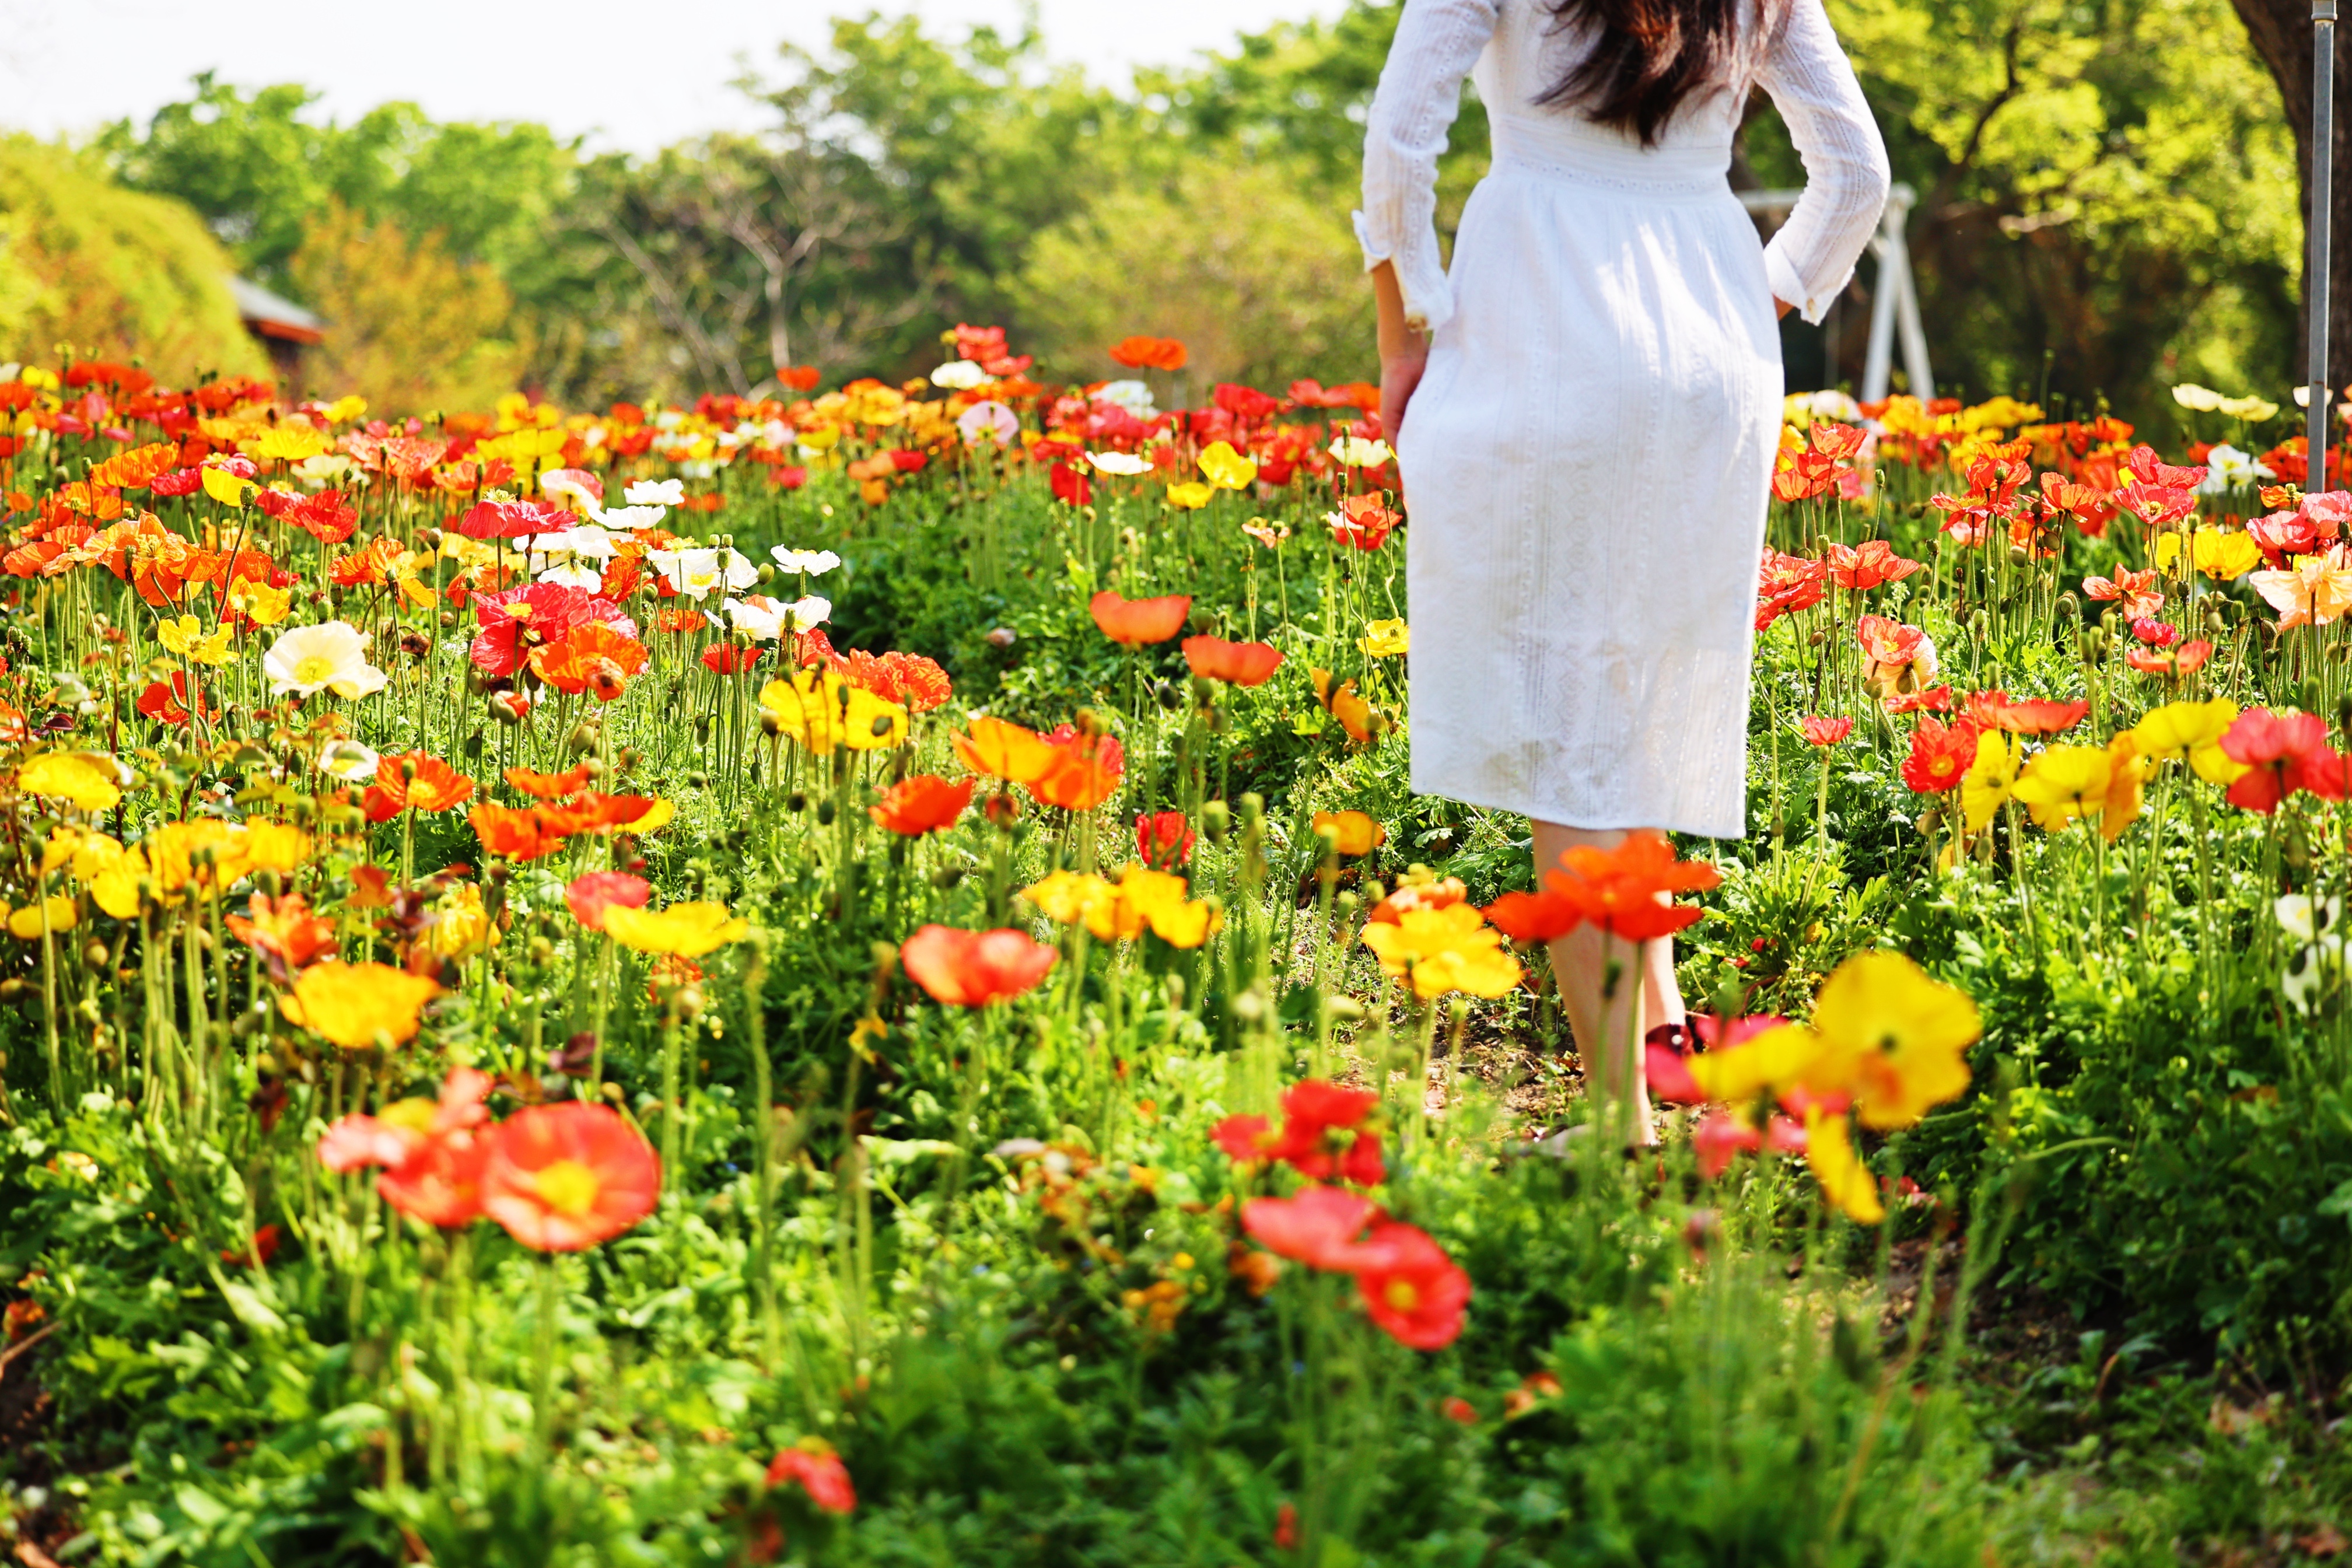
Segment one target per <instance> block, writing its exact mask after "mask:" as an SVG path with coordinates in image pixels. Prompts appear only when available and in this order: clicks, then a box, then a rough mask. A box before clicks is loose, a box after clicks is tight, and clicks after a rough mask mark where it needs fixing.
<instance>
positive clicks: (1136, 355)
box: [1110, 336, 1187, 370]
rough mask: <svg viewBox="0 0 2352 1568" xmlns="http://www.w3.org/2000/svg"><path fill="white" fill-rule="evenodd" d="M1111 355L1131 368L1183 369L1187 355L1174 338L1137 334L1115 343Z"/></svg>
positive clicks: (1181, 345)
mask: <svg viewBox="0 0 2352 1568" xmlns="http://www.w3.org/2000/svg"><path fill="white" fill-rule="evenodd" d="M1110 357H1111V358H1112V359H1113V360H1115V361H1117V362H1118V363H1120V364H1123V365H1126V366H1127V367H1128V368H1129V369H1130V370H1182V369H1183V368H1184V361H1185V359H1186V357H1187V356H1186V354H1185V352H1184V345H1183V344H1182V343H1181V342H1178V341H1177V340H1176V339H1174V338H1147V337H1141V336H1136V337H1126V338H1121V339H1119V341H1118V342H1115V343H1113V344H1112V345H1111V348H1110Z"/></svg>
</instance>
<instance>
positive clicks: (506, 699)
mask: <svg viewBox="0 0 2352 1568" xmlns="http://www.w3.org/2000/svg"><path fill="white" fill-rule="evenodd" d="M490 717H491V718H493V719H496V720H497V721H499V723H501V724H520V723H521V722H522V721H524V720H525V719H528V718H530V698H528V697H525V696H523V695H522V694H521V693H520V692H519V691H500V692H498V693H495V694H494V695H493V696H492V697H491V698H490Z"/></svg>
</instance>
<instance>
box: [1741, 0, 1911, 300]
mask: <svg viewBox="0 0 2352 1568" xmlns="http://www.w3.org/2000/svg"><path fill="white" fill-rule="evenodd" d="M1759 83H1760V84H1761V85H1762V87H1763V89H1764V90H1765V91H1767V92H1769V93H1770V94H1771V95H1772V102H1773V105H1774V106H1775V107H1776V108H1778V109H1779V110H1780V118H1781V120H1782V121H1785V122H1786V123H1787V125H1788V127H1789V136H1790V140H1791V141H1793V142H1796V144H1797V153H1798V155H1799V156H1800V157H1801V158H1802V159H1803V160H1804V164H1805V191H1804V195H1801V196H1800V197H1799V198H1798V200H1797V205H1796V208H1795V210H1793V211H1792V212H1790V214H1789V221H1788V222H1787V223H1785V224H1782V225H1781V226H1780V233H1778V234H1776V235H1774V236H1773V237H1772V240H1771V243H1770V244H1769V245H1767V246H1766V247H1764V270H1765V274H1766V276H1767V277H1769V279H1771V283H1772V293H1773V296H1774V297H1775V299H1776V300H1780V301H1782V303H1781V305H1780V313H1781V314H1782V315H1786V314H1788V312H1789V309H1790V304H1793V305H1794V306H1795V307H1796V308H1797V309H1798V310H1802V311H1803V312H1804V316H1805V320H1807V321H1820V320H1821V319H1822V311H1823V310H1827V309H1828V308H1829V303H1830V301H1831V300H1834V299H1836V298H1837V297H1838V294H1839V293H1840V292H1841V291H1842V290H1843V289H1844V288H1845V285H1846V280H1847V279H1850V278H1852V277H1853V264H1854V262H1855V261H1856V260H1858V259H1859V258H1861V256H1862V252H1863V247H1865V246H1867V245H1868V244H1869V243H1870V237H1871V235H1872V233H1873V232H1874V230H1876V228H1877V227H1878V217H1879V214H1880V213H1881V212H1882V211H1883V210H1884V209H1885V205H1886V190H1887V182H1888V178H1889V176H1888V172H1887V164H1886V144H1885V142H1883V141H1881V140H1880V139H1879V134H1878V122H1877V121H1875V120H1874V119H1872V118H1871V113H1870V105H1869V104H1868V103H1867V102H1866V101H1864V99H1863V96H1862V84H1861V83H1860V82H1858V81H1856V80H1855V79H1854V75H1853V63H1852V62H1851V61H1849V60H1848V59H1847V58H1846V57H1845V51H1844V50H1843V49H1842V48H1840V47H1838V41H1837V34H1836V33H1834V32H1833V31H1832V30H1831V27H1830V19H1829V16H1828V15H1827V14H1826V13H1825V12H1824V11H1823V10H1822V0H1791V4H1790V10H1789V15H1788V16H1787V18H1786V19H1785V20H1784V21H1783V22H1782V24H1781V27H1780V37H1778V38H1776V39H1774V40H1773V41H1772V45H1771V47H1770V48H1769V50H1768V51H1767V52H1766V55H1765V58H1764V68H1763V69H1762V71H1761V72H1760V73H1759Z"/></svg>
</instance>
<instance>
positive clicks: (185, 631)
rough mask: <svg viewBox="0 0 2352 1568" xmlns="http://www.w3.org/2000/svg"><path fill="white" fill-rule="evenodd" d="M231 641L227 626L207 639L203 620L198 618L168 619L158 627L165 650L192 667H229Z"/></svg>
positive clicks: (176, 617) (158, 635)
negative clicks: (192, 665)
mask: <svg viewBox="0 0 2352 1568" xmlns="http://www.w3.org/2000/svg"><path fill="white" fill-rule="evenodd" d="M228 638H229V628H228V627H227V626H221V627H219V628H218V629H216V630H215V631H214V632H213V634H212V635H211V636H210V637H206V636H205V623H204V620H203V617H201V616H165V617H164V618H163V620H162V621H161V622H160V623H158V624H157V626H156V627H155V640H156V641H158V642H160V643H162V644H163V651H164V652H165V653H168V654H172V655H173V656H175V657H177V658H184V659H186V660H187V661H188V662H189V663H191V664H226V663H227V662H228V661H229V658H230V655H229V650H228Z"/></svg>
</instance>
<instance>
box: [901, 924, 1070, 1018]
mask: <svg viewBox="0 0 2352 1568" xmlns="http://www.w3.org/2000/svg"><path fill="white" fill-rule="evenodd" d="M1059 957H1060V954H1058V953H1056V952H1055V951H1054V950H1053V949H1052V948H1050V947H1048V946H1046V945H1045V943H1044V942H1037V941H1035V940H1034V939H1033V938H1032V937H1031V936H1030V935H1029V933H1028V932H1026V931H1010V930H1006V931H958V930H957V929H955V928H954V927H952V926H942V925H927V926H925V927H923V928H922V929H921V930H919V931H916V932H915V934H914V935H912V936H910V937H908V939H907V940H906V942H904V943H902V944H901V945H900V946H899V949H898V960H899V962H900V963H903V964H904V965H905V966H906V969H907V978H908V979H909V980H911V981H913V982H914V983H915V984H918V985H919V986H921V987H922V988H923V990H924V991H925V992H926V993H927V994H929V996H930V998H931V1000H932V1001H934V1002H943V1003H945V1004H947V1005H949V1006H950V1007H984V1006H986V1005H988V1004H990V1003H991V1002H1002V1001H1005V1000H1008V999H1009V998H1012V997H1014V996H1018V995H1020V994H1022V993H1024V992H1025V991H1028V990H1030V989H1032V988H1034V986H1035V985H1036V984H1037V983H1038V982H1039V981H1041V980H1043V979H1045V975H1046V973H1047V972H1048V971H1050V970H1051V969H1052V968H1053V967H1054V963H1055V960H1056V959H1057V958H1059Z"/></svg>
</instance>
